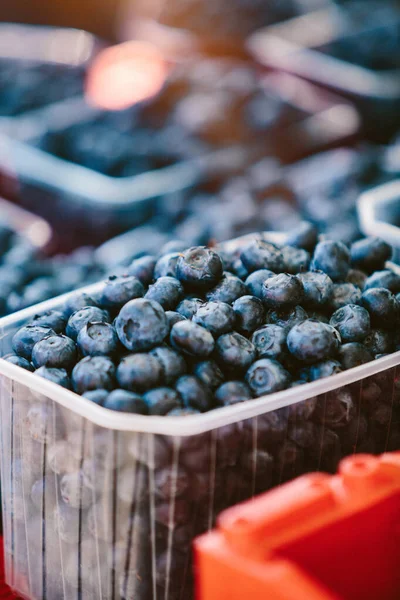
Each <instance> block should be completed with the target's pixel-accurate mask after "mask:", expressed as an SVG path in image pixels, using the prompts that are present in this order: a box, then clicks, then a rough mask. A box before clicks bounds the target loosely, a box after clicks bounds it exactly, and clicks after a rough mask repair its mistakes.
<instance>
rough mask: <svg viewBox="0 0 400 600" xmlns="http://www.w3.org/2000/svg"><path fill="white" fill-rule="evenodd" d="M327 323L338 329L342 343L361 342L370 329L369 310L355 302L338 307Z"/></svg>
mask: <svg viewBox="0 0 400 600" xmlns="http://www.w3.org/2000/svg"><path fill="white" fill-rule="evenodd" d="M329 323H330V325H332V326H333V327H335V329H337V330H338V332H339V333H340V337H341V338H342V342H343V343H347V342H362V341H363V340H364V339H365V338H366V337H367V335H368V334H369V332H370V331H371V319H370V316H369V312H368V311H367V310H366V309H365V308H363V307H362V306H358V305H356V304H348V305H346V306H343V307H342V308H339V310H337V311H336V312H334V313H333V315H332V316H331V319H330V321H329Z"/></svg>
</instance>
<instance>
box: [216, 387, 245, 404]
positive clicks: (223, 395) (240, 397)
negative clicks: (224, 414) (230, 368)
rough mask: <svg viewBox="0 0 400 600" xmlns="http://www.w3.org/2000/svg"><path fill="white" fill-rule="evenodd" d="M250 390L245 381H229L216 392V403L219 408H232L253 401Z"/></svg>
mask: <svg viewBox="0 0 400 600" xmlns="http://www.w3.org/2000/svg"><path fill="white" fill-rule="evenodd" d="M251 398H252V396H251V392H250V388H249V387H248V386H247V385H246V384H245V383H244V382H243V381H227V382H226V383H223V384H222V385H220V386H219V388H218V389H217V390H216V392H215V401H216V403H217V405H218V406H232V405H233V404H237V403H238V402H245V401H246V400H251Z"/></svg>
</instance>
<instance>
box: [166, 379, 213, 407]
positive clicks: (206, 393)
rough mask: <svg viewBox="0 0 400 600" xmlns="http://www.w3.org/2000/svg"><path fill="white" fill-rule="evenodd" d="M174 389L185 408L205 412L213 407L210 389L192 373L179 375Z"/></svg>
mask: <svg viewBox="0 0 400 600" xmlns="http://www.w3.org/2000/svg"><path fill="white" fill-rule="evenodd" d="M175 389H176V391H177V392H178V394H179V395H180V397H181V398H182V402H183V405H184V407H185V408H195V409H196V410H199V411H200V412H206V411H208V410H211V409H212V408H213V407H214V406H213V400H212V395H211V394H210V390H209V389H208V388H207V387H206V386H205V385H204V384H203V383H202V382H201V381H200V380H199V379H197V377H194V376H193V375H183V377H180V378H179V379H178V381H177V382H176V384H175ZM169 414H171V413H169Z"/></svg>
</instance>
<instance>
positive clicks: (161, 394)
mask: <svg viewBox="0 0 400 600" xmlns="http://www.w3.org/2000/svg"><path fill="white" fill-rule="evenodd" d="M143 400H144V401H145V402H146V404H147V407H148V411H149V415H166V414H167V413H169V412H170V411H171V410H174V409H175V408H181V400H180V398H179V396H178V394H177V392H176V391H175V390H173V389H172V388H168V387H160V388H155V389H153V390H150V391H149V392H147V393H146V394H145V395H144V396H143Z"/></svg>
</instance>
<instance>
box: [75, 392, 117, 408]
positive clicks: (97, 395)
mask: <svg viewBox="0 0 400 600" xmlns="http://www.w3.org/2000/svg"><path fill="white" fill-rule="evenodd" d="M109 393H110V392H109V391H108V390H90V391H89V392H85V393H84V394H82V396H83V397H84V398H87V399H88V400H91V401H92V402H94V403H95V404H99V405H100V406H103V404H104V402H105V401H106V399H107V396H108V394H109Z"/></svg>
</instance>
